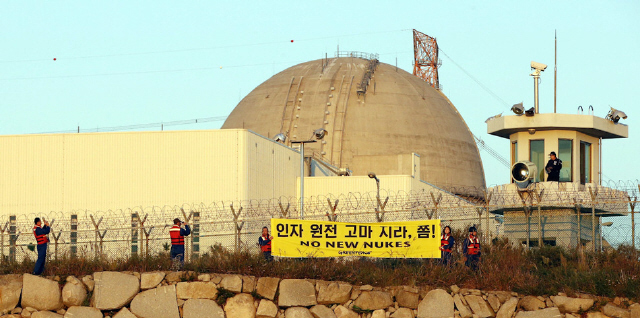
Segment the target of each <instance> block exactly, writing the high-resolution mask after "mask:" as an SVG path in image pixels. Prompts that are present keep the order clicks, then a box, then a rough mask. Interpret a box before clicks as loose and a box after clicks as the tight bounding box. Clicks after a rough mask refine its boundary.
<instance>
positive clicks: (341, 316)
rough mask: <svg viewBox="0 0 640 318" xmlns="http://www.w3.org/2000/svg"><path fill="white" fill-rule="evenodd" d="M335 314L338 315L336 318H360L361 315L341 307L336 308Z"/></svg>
mask: <svg viewBox="0 0 640 318" xmlns="http://www.w3.org/2000/svg"><path fill="white" fill-rule="evenodd" d="M333 313H334V314H336V318H359V317H360V315H358V314H357V313H356V312H355V311H353V310H351V309H349V308H347V307H345V306H342V305H339V306H337V307H336V308H334V309H333Z"/></svg>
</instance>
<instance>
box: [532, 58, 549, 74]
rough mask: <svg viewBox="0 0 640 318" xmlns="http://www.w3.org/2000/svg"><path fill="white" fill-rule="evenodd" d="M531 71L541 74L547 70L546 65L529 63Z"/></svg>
mask: <svg viewBox="0 0 640 318" xmlns="http://www.w3.org/2000/svg"><path fill="white" fill-rule="evenodd" d="M531 69H532V70H537V71H539V72H542V71H544V70H546V69H547V64H542V63H538V62H534V61H531Z"/></svg>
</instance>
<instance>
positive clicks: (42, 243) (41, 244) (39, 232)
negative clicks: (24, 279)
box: [33, 218, 51, 275]
mask: <svg viewBox="0 0 640 318" xmlns="http://www.w3.org/2000/svg"><path fill="white" fill-rule="evenodd" d="M33 222H34V223H35V226H34V227H33V235H34V236H35V237H36V242H37V243H38V247H37V249H38V260H37V261H36V265H35V266H34V268H33V275H40V274H42V272H44V262H45V261H46V260H47V243H49V238H48V237H47V234H49V232H51V227H49V222H47V221H46V220H45V221H44V226H42V221H41V220H40V218H35V220H33Z"/></svg>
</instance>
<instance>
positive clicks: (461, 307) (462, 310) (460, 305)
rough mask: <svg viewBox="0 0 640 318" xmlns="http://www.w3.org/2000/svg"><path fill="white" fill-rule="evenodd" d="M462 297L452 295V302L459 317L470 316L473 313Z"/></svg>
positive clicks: (465, 317)
mask: <svg viewBox="0 0 640 318" xmlns="http://www.w3.org/2000/svg"><path fill="white" fill-rule="evenodd" d="M463 297H464V296H460V294H455V295H453V303H454V304H455V305H456V308H457V309H458V312H459V314H460V317H461V318H471V317H473V313H472V312H471V309H469V307H467V305H465V304H464V302H463V301H462V299H463ZM509 318H511V317H509Z"/></svg>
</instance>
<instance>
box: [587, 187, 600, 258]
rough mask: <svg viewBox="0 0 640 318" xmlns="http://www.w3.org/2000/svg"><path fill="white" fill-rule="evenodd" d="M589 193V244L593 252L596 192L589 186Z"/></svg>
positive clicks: (594, 250)
mask: <svg viewBox="0 0 640 318" xmlns="http://www.w3.org/2000/svg"><path fill="white" fill-rule="evenodd" d="M589 195H590V196H591V245H593V246H592V247H593V252H594V253H595V252H596V196H598V192H597V191H596V193H593V189H592V188H591V187H589Z"/></svg>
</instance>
